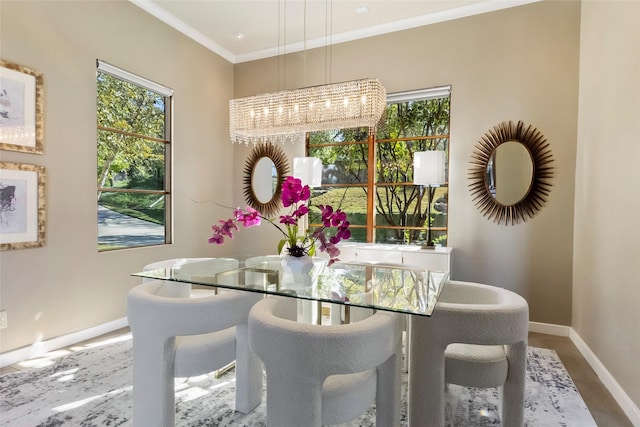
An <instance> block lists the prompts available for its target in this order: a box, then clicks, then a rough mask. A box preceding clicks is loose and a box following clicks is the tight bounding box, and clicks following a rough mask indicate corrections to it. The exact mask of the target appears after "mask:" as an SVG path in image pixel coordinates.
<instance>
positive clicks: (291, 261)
mask: <svg viewBox="0 0 640 427" xmlns="http://www.w3.org/2000/svg"><path fill="white" fill-rule="evenodd" d="M312 268H313V258H312V257H310V256H309V255H305V256H301V257H294V256H291V255H285V256H283V257H282V270H283V273H284V277H283V282H284V283H283V284H284V287H285V288H288V289H292V290H294V291H296V292H309V291H310V290H311V285H312V280H311V274H310V273H311V269H312Z"/></svg>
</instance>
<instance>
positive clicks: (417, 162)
mask: <svg viewBox="0 0 640 427" xmlns="http://www.w3.org/2000/svg"><path fill="white" fill-rule="evenodd" d="M445 155H446V153H445V152H444V151H441V150H438V151H419V152H416V153H413V183H414V184H415V185H424V186H428V187H437V186H439V185H442V184H444V183H445V182H446V179H445Z"/></svg>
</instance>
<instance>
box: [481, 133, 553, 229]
mask: <svg viewBox="0 0 640 427" xmlns="http://www.w3.org/2000/svg"><path fill="white" fill-rule="evenodd" d="M470 163H471V168H470V169H469V180H470V181H471V182H470V184H469V191H470V192H471V197H472V199H473V201H474V203H475V205H476V207H477V208H478V209H479V210H480V212H482V214H483V215H484V216H485V217H487V218H488V219H492V220H493V221H494V222H496V223H498V224H500V223H504V224H506V225H509V224H511V225H514V224H518V223H520V222H524V221H526V220H527V219H529V218H532V217H533V216H534V215H535V214H536V213H537V212H538V211H539V210H540V209H541V208H542V207H543V206H544V204H545V202H546V200H547V197H548V196H549V194H550V192H551V186H552V184H551V182H550V180H551V178H552V177H553V166H552V163H553V156H552V154H551V149H550V147H549V143H548V142H547V140H546V139H545V137H544V136H543V135H542V134H541V133H540V132H539V131H538V130H537V129H536V128H534V127H532V126H531V125H529V126H525V124H524V123H523V122H521V121H519V122H518V123H517V124H514V123H513V122H502V123H500V124H499V125H497V126H495V127H494V128H493V129H490V130H489V131H488V132H487V133H485V134H484V136H483V137H482V138H481V139H480V141H478V143H477V144H476V147H475V149H474V151H473V153H472V154H471V162H470Z"/></svg>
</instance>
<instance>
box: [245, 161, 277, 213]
mask: <svg viewBox="0 0 640 427" xmlns="http://www.w3.org/2000/svg"><path fill="white" fill-rule="evenodd" d="M277 178H278V172H277V171H276V165H275V164H274V163H273V160H271V159H270V158H269V157H263V158H261V159H260V160H258V161H257V162H256V165H255V166H254V168H253V174H252V176H251V186H252V187H253V192H254V193H255V195H256V199H258V201H259V202H260V203H267V202H268V201H269V200H271V198H272V197H273V195H274V194H275V192H276V182H277V180H278V179H277Z"/></svg>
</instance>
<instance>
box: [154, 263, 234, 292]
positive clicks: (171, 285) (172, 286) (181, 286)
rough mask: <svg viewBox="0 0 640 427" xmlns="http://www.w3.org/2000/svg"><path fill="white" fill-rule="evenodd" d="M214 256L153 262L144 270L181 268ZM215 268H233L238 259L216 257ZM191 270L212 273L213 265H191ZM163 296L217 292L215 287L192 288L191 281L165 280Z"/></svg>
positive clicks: (220, 269)
mask: <svg viewBox="0 0 640 427" xmlns="http://www.w3.org/2000/svg"><path fill="white" fill-rule="evenodd" d="M213 259H214V258H172V259H165V260H162V261H156V262H152V263H151V264H147V265H145V266H144V268H143V271H150V270H159V269H161V268H181V267H182V266H184V265H187V264H193V263H200V262H203V261H211V260H213ZM215 260H216V261H215V266H216V267H215V270H216V271H222V270H223V269H225V268H227V269H231V268H235V267H237V266H238V260H236V259H233V258H215ZM188 268H189V270H190V272H193V273H197V272H198V271H199V270H202V274H203V275H205V274H210V270H211V266H210V265H209V264H206V265H205V264H196V265H190V266H189V267H188ZM152 280H154V279H148V278H146V277H144V278H142V282H143V283H145V282H149V281H152ZM161 293H162V295H163V296H166V297H174V298H189V297H191V298H193V297H198V296H206V295H211V294H213V293H215V291H214V290H213V289H192V287H191V284H190V283H185V282H172V281H168V280H167V281H165V282H164V286H163V288H162V290H161Z"/></svg>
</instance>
